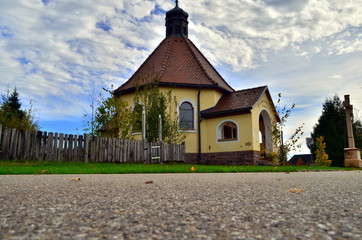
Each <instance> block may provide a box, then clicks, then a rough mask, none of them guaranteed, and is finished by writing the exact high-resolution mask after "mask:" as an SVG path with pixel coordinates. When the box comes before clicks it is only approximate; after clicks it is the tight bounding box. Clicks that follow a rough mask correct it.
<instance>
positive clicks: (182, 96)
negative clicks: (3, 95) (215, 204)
mask: <svg viewBox="0 0 362 240" xmlns="http://www.w3.org/2000/svg"><path fill="white" fill-rule="evenodd" d="M160 89H161V91H168V90H172V95H173V96H176V101H177V103H180V102H181V101H190V102H191V103H192V104H193V105H194V109H195V118H194V120H195V130H194V131H188V133H187V137H186V139H185V142H186V151H187V152H188V153H197V152H198V133H197V131H198V129H197V95H198V89H191V88H164V87H161V88H160ZM221 96H222V95H221V93H220V92H218V91H216V90H212V89H202V90H201V94H200V108H201V110H205V109H208V108H211V107H213V106H215V105H216V103H217V102H218V100H219V99H220V97H221ZM133 98H134V94H133V93H131V94H126V95H123V96H122V99H123V100H124V101H127V102H128V103H129V105H130V106H133V101H134V100H133ZM262 110H266V111H267V112H268V114H269V116H270V118H271V119H272V120H274V119H275V117H274V115H273V112H272V106H271V105H270V102H269V100H268V98H267V96H266V95H265V94H264V95H263V96H262V97H261V98H260V100H259V102H258V103H257V104H256V105H255V106H254V109H252V111H251V113H248V114H241V115H235V116H226V117H219V118H212V119H203V120H202V122H201V142H202V144H201V148H202V152H203V153H213V152H233V151H246V150H253V151H259V150H260V143H259V115H260V112H261V111H262ZM226 120H232V121H234V122H235V123H236V124H237V125H238V130H239V132H238V136H239V138H238V140H237V141H233V142H220V141H218V139H217V132H218V129H217V128H218V125H219V124H220V123H222V122H223V121H226ZM135 137H136V138H138V139H140V138H141V136H140V135H135Z"/></svg>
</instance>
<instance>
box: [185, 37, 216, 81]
mask: <svg viewBox="0 0 362 240" xmlns="http://www.w3.org/2000/svg"><path fill="white" fill-rule="evenodd" d="M186 44H187V46H188V48H189V49H190V51H191V53H192V55H193V56H194V58H195V59H196V61H197V63H198V64H199V66H200V68H201V70H202V71H203V72H204V74H205V75H206V77H207V78H208V79H209V80H210V81H211V82H212V83H214V84H217V83H216V82H215V81H214V80H213V79H212V78H211V76H210V75H209V74H208V73H207V71H206V69H205V67H204V66H203V65H202V64H201V62H200V59H199V58H198V57H197V55H196V53H195V52H194V50H193V49H192V47H191V46H190V45H191V41H186Z"/></svg>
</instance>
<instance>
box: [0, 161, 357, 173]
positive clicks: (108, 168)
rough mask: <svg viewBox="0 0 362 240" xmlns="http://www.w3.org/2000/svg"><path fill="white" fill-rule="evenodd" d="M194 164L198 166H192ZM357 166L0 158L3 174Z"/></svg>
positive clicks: (249, 169)
mask: <svg viewBox="0 0 362 240" xmlns="http://www.w3.org/2000/svg"><path fill="white" fill-rule="evenodd" d="M191 167H195V168H196V170H195V171H192V170H190V169H191ZM339 170H344V171H345V170H355V169H354V168H332V167H317V166H313V167H310V166H302V167H296V166H220V165H191V164H180V163H178V164H136V163H122V164H119V163H79V162H15V161H0V174H1V175H4V174H126V173H192V172H195V173H230V172H298V171H339Z"/></svg>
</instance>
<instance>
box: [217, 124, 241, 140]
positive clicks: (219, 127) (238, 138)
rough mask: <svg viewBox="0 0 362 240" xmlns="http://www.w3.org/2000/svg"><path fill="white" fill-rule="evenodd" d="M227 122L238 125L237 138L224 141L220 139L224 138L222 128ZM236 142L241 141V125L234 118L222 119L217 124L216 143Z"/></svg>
mask: <svg viewBox="0 0 362 240" xmlns="http://www.w3.org/2000/svg"><path fill="white" fill-rule="evenodd" d="M227 122H232V123H234V124H235V125H236V140H230V141H228V140H224V141H219V140H220V139H222V128H223V126H224V124H225V123H227ZM234 142H240V127H239V124H238V123H237V122H236V121H234V120H232V119H225V120H223V121H221V122H220V123H219V124H218V125H217V126H216V143H220V144H223V143H234Z"/></svg>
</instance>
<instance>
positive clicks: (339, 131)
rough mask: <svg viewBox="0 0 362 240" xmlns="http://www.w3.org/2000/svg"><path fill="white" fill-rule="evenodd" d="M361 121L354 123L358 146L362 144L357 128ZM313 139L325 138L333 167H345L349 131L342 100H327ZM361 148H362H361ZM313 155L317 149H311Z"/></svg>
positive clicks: (314, 129)
mask: <svg viewBox="0 0 362 240" xmlns="http://www.w3.org/2000/svg"><path fill="white" fill-rule="evenodd" d="M358 124H360V122H359V121H355V122H354V124H353V125H354V132H355V133H356V134H355V139H356V140H357V141H356V146H357V147H358V146H359V145H360V144H361V143H360V141H359V140H358V139H359V138H358V133H357V128H356V127H357V126H358ZM311 135H312V138H313V139H314V140H315V139H316V138H317V137H320V136H323V137H324V141H325V143H326V145H327V147H326V153H327V154H328V156H329V158H330V160H332V166H335V167H343V166H344V151H343V149H344V148H346V147H348V146H347V141H346V139H347V136H346V135H347V130H346V115H345V110H344V107H343V103H342V101H341V99H340V98H339V97H338V96H337V95H336V96H334V97H333V98H327V99H326V101H325V102H324V104H323V110H322V115H321V116H320V117H319V119H318V123H317V124H316V125H315V126H314V128H313V132H312V134H311ZM360 147H361V146H360ZM311 151H312V153H314V152H315V147H314V148H313V149H311Z"/></svg>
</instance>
